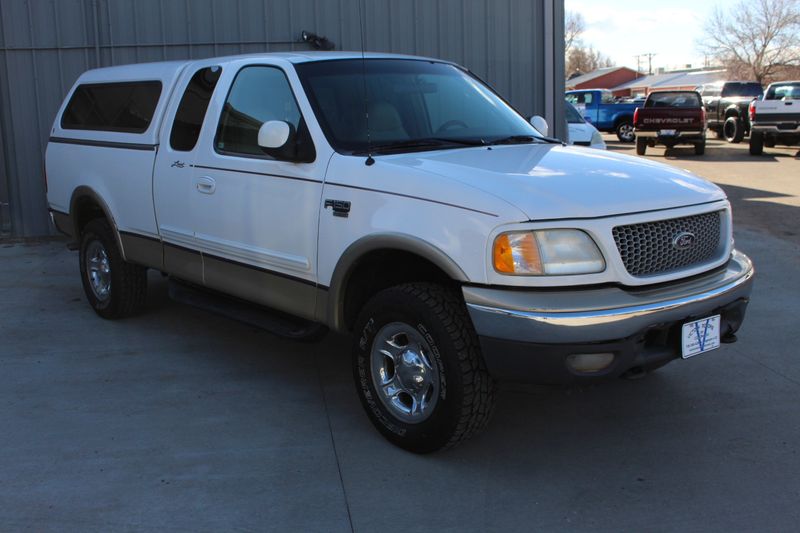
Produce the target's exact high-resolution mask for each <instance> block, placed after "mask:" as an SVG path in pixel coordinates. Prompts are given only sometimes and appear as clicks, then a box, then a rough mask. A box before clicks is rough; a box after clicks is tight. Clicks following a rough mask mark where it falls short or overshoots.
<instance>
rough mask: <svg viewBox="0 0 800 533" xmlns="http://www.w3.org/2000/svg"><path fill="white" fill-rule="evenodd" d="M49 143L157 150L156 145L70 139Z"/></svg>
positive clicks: (62, 138)
mask: <svg viewBox="0 0 800 533" xmlns="http://www.w3.org/2000/svg"><path fill="white" fill-rule="evenodd" d="M49 141H50V142H51V143H58V144H79V145H81V146H99V147H100V148H122V149H123V150H144V151H147V152H152V151H153V150H155V149H156V148H158V145H157V144H142V143H127V142H112V141H94V140H91V139H72V138H68V137H50V139H49Z"/></svg>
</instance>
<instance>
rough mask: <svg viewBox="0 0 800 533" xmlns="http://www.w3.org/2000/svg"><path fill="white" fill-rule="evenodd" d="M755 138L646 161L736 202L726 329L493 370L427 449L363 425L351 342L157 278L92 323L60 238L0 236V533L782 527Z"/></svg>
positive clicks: (783, 357) (769, 293)
mask: <svg viewBox="0 0 800 533" xmlns="http://www.w3.org/2000/svg"><path fill="white" fill-rule="evenodd" d="M608 139H609V140H610V139H611V137H608ZM610 149H611V150H615V151H625V152H632V151H633V147H632V146H628V145H626V146H622V145H619V144H618V143H616V142H610ZM768 153H769V155H768V156H765V157H763V158H750V156H749V155H748V154H747V148H746V145H745V144H743V145H739V146H730V145H726V144H723V143H721V142H718V141H712V142H711V143H710V144H709V149H708V153H707V156H706V157H704V158H702V157H696V156H694V155H693V154H692V152H691V149H690V148H686V149H681V148H678V149H677V150H675V151H673V152H671V153H670V154H667V155H665V154H664V151H663V149H660V148H656V149H650V150H649V151H648V156H647V157H650V158H653V159H656V160H663V161H665V162H667V163H669V164H673V165H677V166H681V167H684V168H688V169H690V170H692V171H695V172H697V173H699V174H701V175H703V176H706V177H708V178H710V179H712V180H714V181H715V182H717V183H719V184H720V185H722V186H723V187H724V188H725V189H726V191H727V192H728V194H729V195H730V197H731V199H732V201H733V204H734V217H735V219H736V222H737V227H736V235H735V237H736V242H737V246H738V247H739V248H741V249H742V250H744V251H745V252H747V253H748V254H750V255H751V256H752V257H753V259H754V261H755V262H756V266H757V269H758V273H759V277H758V279H757V285H756V288H755V291H754V295H753V300H752V303H751V305H750V309H749V316H748V320H747V321H746V322H745V325H744V327H743V329H742V331H741V332H740V335H739V338H740V341H739V342H738V343H737V344H734V345H727V346H724V347H723V348H722V349H721V350H720V351H717V352H712V353H709V354H706V355H703V356H700V357H697V358H695V359H692V360H689V361H685V362H684V361H679V362H675V363H673V364H670V365H668V366H667V367H665V368H663V369H661V370H660V371H658V372H657V373H655V374H652V375H649V376H646V377H645V378H644V379H640V380H636V381H622V380H620V381H615V382H612V383H608V384H605V385H601V386H593V387H585V388H555V387H554V388H549V387H531V386H521V385H513V386H512V385H505V386H503V388H502V390H501V393H500V395H499V402H498V406H497V412H496V416H495V418H494V420H493V422H492V424H491V425H490V427H489V428H488V430H487V431H486V432H485V433H483V434H481V435H480V436H478V437H477V438H475V439H474V440H472V441H470V442H468V443H466V444H465V445H463V446H461V447H459V448H457V449H455V450H451V451H449V452H445V453H439V454H434V455H428V456H416V455H412V454H409V453H406V452H403V451H401V450H399V449H396V448H394V447H393V446H391V445H390V444H388V443H387V442H386V441H384V440H383V438H382V437H381V436H380V435H379V434H378V433H377V432H376V431H375V430H374V429H373V428H372V426H371V425H370V423H369V421H368V420H367V418H366V416H365V415H364V414H363V412H362V409H361V406H360V404H359V402H358V399H357V397H356V394H355V391H354V390H353V386H352V382H351V376H350V370H349V362H348V359H349V340H348V339H346V338H340V337H337V336H333V335H329V336H328V337H327V338H326V339H324V340H323V341H322V342H320V343H317V344H298V343H293V342H290V341H285V340H281V339H277V338H275V337H273V336H271V335H269V334H267V333H264V332H261V331H257V330H254V329H252V328H249V327H247V326H243V325H240V324H238V323H235V322H231V321H228V320H226V319H222V318H219V317H216V316H212V315H209V314H206V313H203V312H201V311H197V310H194V309H191V308H187V307H184V306H181V305H178V304H175V303H173V302H171V301H170V300H169V299H168V298H167V296H166V284H165V282H164V280H163V279H162V278H161V277H160V276H159V275H158V274H156V273H151V290H150V297H149V303H148V312H147V313H146V314H144V315H142V316H139V317H136V318H133V319H129V320H126V321H121V322H108V321H103V320H102V319H100V318H98V317H97V316H96V315H95V314H94V313H93V312H92V310H91V309H90V308H89V306H88V305H87V304H86V302H85V301H84V296H83V292H82V288H81V285H80V281H79V278H78V265H77V256H76V254H75V252H69V251H67V250H66V249H65V248H64V246H63V243H60V242H49V243H38V244H35V243H28V244H11V243H6V244H1V243H0V264H2V266H3V275H2V276H0V302H2V304H3V311H2V313H3V315H2V319H1V320H0V342H1V344H0V406H2V407H0V530H3V531H16V530H31V531H50V530H54V531H55V530H59V531H60V530H65V531H95V530H97V531H127V530H130V531H149V530H158V531H162V530H174V531H192V532H196V531H238V530H243V531H251V530H253V531H263V530H267V531H325V532H328V531H332V532H335V531H358V532H361V531H364V532H371V531H426V532H428V531H554V530H570V531H589V530H591V531H752V530H761V531H796V528H797V523H798V522H800V506H798V505H797V502H798V501H800V482H798V480H799V479H800V455H799V454H798V450H800V408H798V406H800V364H799V363H798V360H797V355H798V349H797V346H798V345H800V231H799V230H798V226H800V158H797V157H795V155H794V154H795V153H796V150H789V149H773V150H768Z"/></svg>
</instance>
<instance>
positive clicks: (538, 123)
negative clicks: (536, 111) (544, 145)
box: [530, 115, 550, 137]
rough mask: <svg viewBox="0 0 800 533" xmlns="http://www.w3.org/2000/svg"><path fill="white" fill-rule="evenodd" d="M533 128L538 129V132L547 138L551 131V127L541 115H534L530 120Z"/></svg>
mask: <svg viewBox="0 0 800 533" xmlns="http://www.w3.org/2000/svg"><path fill="white" fill-rule="evenodd" d="M530 123H531V126H533V127H534V128H536V131H538V132H539V133H541V134H542V135H544V136H545V137H547V134H548V132H549V131H550V126H548V125H547V121H546V120H545V119H544V118H542V117H540V116H539V115H534V116H532V117H531V120H530Z"/></svg>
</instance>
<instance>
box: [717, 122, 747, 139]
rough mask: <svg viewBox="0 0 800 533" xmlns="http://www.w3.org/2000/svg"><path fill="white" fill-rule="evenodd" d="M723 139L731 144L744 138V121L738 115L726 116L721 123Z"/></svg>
mask: <svg viewBox="0 0 800 533" xmlns="http://www.w3.org/2000/svg"><path fill="white" fill-rule="evenodd" d="M722 133H723V135H724V136H725V140H726V141H728V142H729V143H732V144H739V143H740V142H742V139H744V123H743V122H742V119H740V118H739V117H728V118H727V119H725V124H723V125H722Z"/></svg>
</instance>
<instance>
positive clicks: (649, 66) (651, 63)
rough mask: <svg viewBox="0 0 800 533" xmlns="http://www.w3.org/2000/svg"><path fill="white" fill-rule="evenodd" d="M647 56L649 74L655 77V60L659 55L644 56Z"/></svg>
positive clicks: (649, 54)
mask: <svg viewBox="0 0 800 533" xmlns="http://www.w3.org/2000/svg"><path fill="white" fill-rule="evenodd" d="M644 55H646V56H647V73H648V74H649V75H651V76H652V75H653V58H654V57H655V56H656V55H658V54H653V53H648V54H644Z"/></svg>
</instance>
